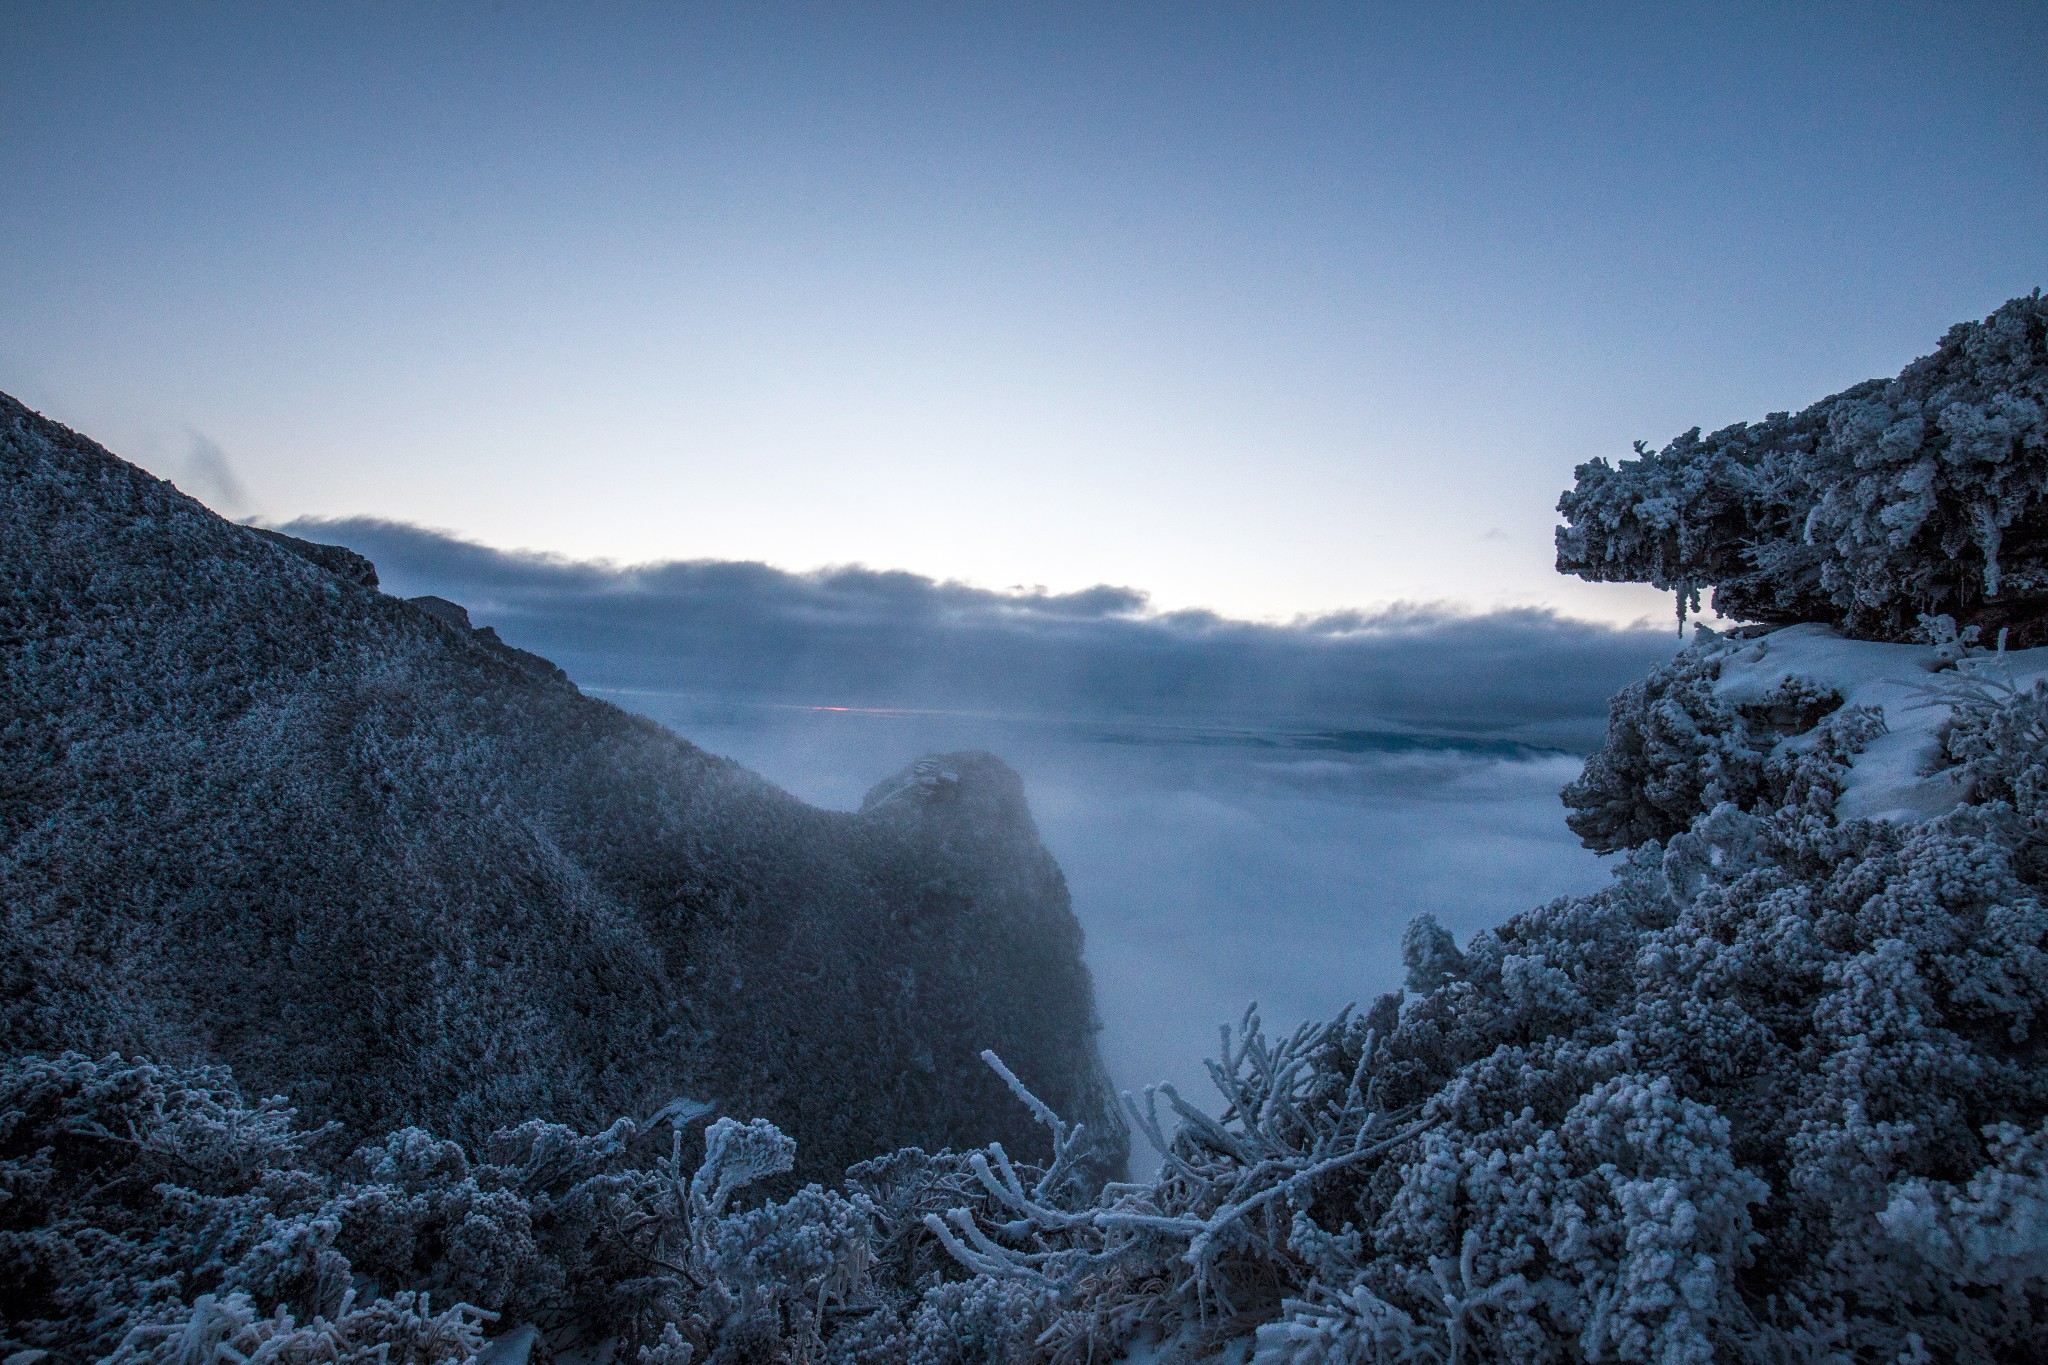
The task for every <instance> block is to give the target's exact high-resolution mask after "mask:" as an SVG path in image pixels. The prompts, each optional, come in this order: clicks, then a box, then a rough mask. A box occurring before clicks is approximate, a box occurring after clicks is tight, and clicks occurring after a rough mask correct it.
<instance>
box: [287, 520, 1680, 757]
mask: <svg viewBox="0 0 2048 1365" xmlns="http://www.w3.org/2000/svg"><path fill="white" fill-rule="evenodd" d="M282 529H284V530H286V531H288V532H290V533H291V534H293V535H298V536H303V537H305V538H307V539H312V540H319V541H325V542H329V543H339V544H343V545H347V546H349V547H350V548H351V549H354V550H357V551H359V552H360V553H362V554H365V555H367V556H369V557H370V558H371V559H372V560H374V561H375V562H376V564H377V567H378V572H379V573H380V574H381V575H382V577H383V580H384V584H385V587H386V589H387V590H388V591H391V592H395V593H398V594H400V595H404V596H414V595H418V594H422V593H433V594H435V595H438V596H442V597H447V598H451V599H453V600H455V601H458V602H461V603H462V604H463V605H465V606H466V607H468V608H469V609H470V612H471V615H472V617H473V618H474V619H475V620H476V621H477V622H478V623H479V624H489V625H493V626H496V627H497V629H498V630H499V632H500V634H502V635H503V636H504V637H505V638H506V639H507V640H508V641H510V642H511V643H513V644H516V645H519V646H521V647H522V648H526V649H531V650H534V651H536V652H538V653H541V654H544V655H546V656H548V657H549V658H551V659H553V660H555V661H556V662H557V663H559V664H561V665H562V666H563V667H564V668H566V669H567V670H568V671H569V673H570V675H571V676H573V677H574V678H576V679H577V680H578V681H579V682H582V683H585V684H588V685H594V686H600V687H614V688H648V689H662V690H669V691H676V692H681V693H686V694H692V695H698V696H703V697H716V698H725V699H748V700H756V701H768V702H779V703H789V704H797V705H820V706H855V707H901V708H919V707H929V708H942V709H956V710H973V711H985V712H996V713H1002V714H1011V715H1018V716H1038V717H1061V718H1100V719H1139V718H1142V719H1149V720H1173V721H1186V722H1190V723H1200V724H1211V725H1246V726H1253V727H1258V728H1271V727H1276V726H1277V727H1287V726H1293V727H1300V728H1304V729H1310V730H1319V731H1325V732H1343V731H1357V732H1364V734H1363V736H1361V738H1362V740H1363V742H1371V736H1373V735H1375V734H1386V733H1391V734H1395V735H1398V734H1400V733H1403V732H1414V733H1417V734H1436V735H1451V736H1469V737H1472V738H1473V739H1486V738H1495V739H1513V740H1518V741H1522V742H1526V743H1533V744H1549V745H1556V746H1560V747H1567V748H1575V749H1583V748H1586V747H1588V746H1590V745H1592V744H1593V743H1596V742H1597V740H1598V736H1599V733H1600V730H1601V727H1602V725H1603V724H1604V721H1605V717H1606V705H1607V699H1608V697H1609V696H1610V695H1611V694H1612V693H1613V692H1615V691H1616V690H1617V689H1618V688H1619V687H1620V686H1622V685H1623V684H1624V683H1626V682H1627V681H1629V680H1630V679H1632V678H1635V677H1638V676H1640V675H1641V674H1642V673H1643V672H1644V671H1646V670H1647V669H1648V668H1649V667H1650V665H1651V664H1652V663H1653V662H1655V661H1656V660H1658V659H1661V658H1664V657H1668V656H1669V654H1670V653H1671V651H1672V649H1673V647H1674V644H1675V641H1674V640H1673V637H1672V636H1670V635H1669V634H1666V633H1664V632H1661V631H1651V630H1640V629H1638V630H1616V629H1612V628H1609V627H1605V626H1599V625H1593V624H1588V623H1585V622H1579V621H1573V620H1570V619H1567V618H1563V617H1559V616H1557V615H1554V614H1551V613H1549V612H1543V611H1534V610H1527V611H1511V612H1497V613H1492V614H1487V615H1468V614H1460V613H1458V612H1455V611H1452V610H1447V609H1441V608H1432V607H1416V608H1407V607H1403V608H1394V609H1390V610H1387V611H1384V612H1380V613H1377V614H1362V613H1345V614H1341V615H1334V616H1325V617H1319V618H1314V619H1304V620H1300V621H1296V622H1292V623H1288V624H1284V625H1274V624H1262V623H1254V622H1246V621H1235V620H1229V619H1226V618H1223V617H1219V616H1216V615H1213V614H1210V613H1207V612H1170V613H1160V612H1155V611H1152V610H1150V609H1149V606H1148V603H1147V599H1146V597H1145V595H1144V594H1143V593H1140V592H1136V591H1134V590H1132V589H1129V588H1118V587H1108V586H1098V587H1093V588H1088V589H1085V590H1082V591H1080V592H1072V593H1051V592H1047V591H1044V590H1042V589H1037V590H1023V589H1020V590H1013V591H1006V592H998V591H990V590H987V589H983V588H976V587H970V586H967V585H964V584H959V583H948V582H938V581H934V580H932V579H929V578H924V577H920V576H918V575H916V574H910V573H902V572H886V571H877V570H872V569H866V568H857V567H856V568H838V569H829V570H822V571H818V572H814V573H801V574H799V573H790V572H786V571H784V570H780V569H775V568H771V567H769V566H767V565H765V564H758V563H745V562H733V561H698V562H676V563H664V564H652V565H641V566H631V567H619V566H613V565H607V564H601V563H590V562H578V561H569V560H563V559H558V558H552V557H546V556H540V555H532V554H521V553H512V552H506V551H500V550H494V549H490V548H487V547H485V546H481V545H477V544H474V543H470V542H466V541H462V540H459V539H456V538H453V537H451V536H447V535H443V534H440V533H437V532H433V531H429V530H424V529H421V528H419V527H415V526H410V525H405V524H402V523H397V522H390V521H381V520H374V519H367V518H364V519H351V520H344V521H312V520H302V521H297V522H293V523H291V524H289V525H287V526H285V527H283V528H282Z"/></svg>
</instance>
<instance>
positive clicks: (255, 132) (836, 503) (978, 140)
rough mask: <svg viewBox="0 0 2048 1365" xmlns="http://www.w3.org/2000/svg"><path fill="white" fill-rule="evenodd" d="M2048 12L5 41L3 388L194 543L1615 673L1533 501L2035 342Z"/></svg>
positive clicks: (294, 22)
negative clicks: (1686, 440)
mask: <svg viewBox="0 0 2048 1365" xmlns="http://www.w3.org/2000/svg"><path fill="white" fill-rule="evenodd" d="M2044 51H2048V6H2043V5H2041V4H2039V3H2016V4H2005V5H1964V4H1943V5H1930V6H1924V7H1916V6H1902V5H1884V6H1870V5H1867V4H1856V5H1846V4H1845V5H1818V4H1816V5H1799V6H1783V7H1762V8H1745V7H1741V6H1734V5H1714V6H1710V7H1708V6H1701V7H1696V8H1684V7H1676V6H1661V5H1643V4H1636V5H1627V6H1613V7H1605V8H1602V7H1571V6H1545V7H1541V8H1538V7H1533V6H1532V7H1516V6H1485V7H1479V8H1474V9H1471V10H1466V11H1462V12H1461V11H1458V10H1456V9H1454V8H1452V7H1449V6H1440V5H1403V6H1398V7H1396V6H1388V7H1378V6H1369V5H1346V6H1317V5H1241V6H1202V5H1188V4H1175V5H1118V6H1103V5H1075V6H1059V5H1033V6H1029V7H1010V6H1003V5H981V4H977V5H971V6H970V5H931V6H919V5H887V6H884V5H832V6H825V5H806V6H786V5H769V4H756V5H746V6H726V5H702V4H680V3H677V4H667V5H647V6H641V5H628V4H593V5H579V6H565V7H559V8H558V9H556V10H552V11H551V10H548V9H543V8H541V7H525V6H520V5H503V4H501V5H492V6H488V7H486V6H483V5H442V4H435V5H389V6H386V5H369V4H346V5H342V4H336V5H326V6H318V7H314V6H297V5H284V4H279V5H271V6H255V7H234V6H227V5H208V6H204V7H199V6H190V7H187V6H180V5H170V4H153V5H147V6H142V5H138V6H133V7H114V6H94V5H89V4H74V3H66V4H61V5H57V4H24V3H19V2H18V0H0V185H4V186H5V188H4V191H0V389H5V390H7V391H9V392H12V393H14V394H15V395H17V396H18V397H20V398H22V399H23V400H24V401H26V402H28V403H29V404H30V405H31V406H33V407H36V408H39V409H41V410H43V411H45V412H47V413H49V414H50V415H51V416H54V417H56V418H58V419H59V420H62V421H64V422H67V423H69V424H71V425H73V426H75V427H77V428H79V429H81V430H83V431H85V432H87V433H88V434H90V435H93V436H95V437H97V438H98V439H100V440H102V441H103V442H104V443H106V444H107V445H108V446H110V447H111V448H112V449H114V450H115V451H116V452H117V453H121V454H124V455H127V456H129V457H130V458H133V459H136V460H137V461H138V462H139V463H142V464H143V465H145V466H146V467H148V468H150V469H152V470H154V471H156V472H158V473H160V474H164V475H166V476H168V477H172V478H175V479H177V480H178V481H179V482H180V484H181V486H184V487H186V488H188V489H189V490H191V491H194V492H196V493H198V494H199V495H200V496H202V497H204V498H206V499H207V500H208V501H209V502H210V503H212V504H213V505H215V506H216V507H218V508H220V509H221V510H223V511H227V512H230V513H231V514H238V515H260V516H262V517H265V518H268V519H271V520H275V521H283V520H286V519H289V518H292V517H297V516H324V517H339V516H350V515H360V514H367V515H374V516H379V517H385V518H394V519H398V520H403V521H410V522H415V523H419V524H423V525H428V526H434V527H440V528H447V529H449V530H453V531H455V532H458V533H460V534H463V535H465V536H469V537H472V538H474V539H477V540H480V541H483V542H485V543H488V544H492V545H497V546H502V547H526V548H531V549H539V550H546V551H555V552H560V553H563V554H567V555H573V556H579V557H605V558H610V559H614V560H620V561H641V560H652V559H675V558H682V559H695V558H719V559H759V560H764V561H767V562H769V563H773V564H776V565H781V566H785V567H790V568H808V567H812V566H817V565H823V564H838V563H851V562H860V563H866V564H870V565H874V566H877V567H883V568H902V569H910V570H914V571H917V572H919V573H923V574H929V575H934V576H938V577H941V578H949V577H951V578H960V579H964V580H967V581H971V582H974V583H978V584H983V585H987V586H992V587H1004V586H1008V585H1012V584H1043V585H1047V586H1048V587H1050V588H1052V589H1055V590H1061V591H1065V590H1072V589H1076V588H1080V587H1085V586H1087V585H1089V584H1092V583H1097V582H1109V583H1117V584H1128V585H1132V586H1135V587H1138V588H1141V589H1144V590H1147V591H1149V592H1150V593H1151V594H1152V595H1153V599H1154V601H1155V602H1157V603H1158V604H1160V605H1162V606H1166V607H1181V606H1197V605H1199V606H1205V607H1211V608H1216V609H1219V610H1222V611H1225V612H1229V613H1233V614H1237V615H1244V616H1255V617H1269V618H1270V617H1286V616H1289V615H1291V614H1294V613H1298V612H1316V611H1327V610H1332V609H1338V608H1345V607H1371V606H1374V605H1377V604H1382V603H1386V602H1390V601H1394V600H1410V601H1415V600H1421V601H1449V602H1457V603H1465V604H1469V605H1472V606H1475V607H1489V606H1498V605H1514V604H1550V605H1555V606H1559V607H1561V608H1563V609H1565V610H1567V611H1571V612H1575V613H1579V614H1584V615H1592V616H1600V617H1606V618H1609V619H1620V618H1628V617H1632V616H1634V615H1636V614H1638V613H1640V612H1643V611H1645V610H1648V611H1652V612H1655V613H1658V614H1659V615H1661V614H1662V613H1663V612H1664V610H1665V608H1664V607H1663V606H1662V605H1661V604H1659V603H1657V601H1656V600H1655V598H1654V597H1653V596H1652V595H1650V594H1649V593H1648V591H1647V590H1635V589H1629V588H1595V587H1592V586H1589V585H1582V584H1576V583H1571V582H1567V581H1564V580H1560V579H1558V578H1556V577H1555V576H1554V575H1553V574H1552V573H1551V571H1550V568H1549V564H1550V547H1549V531H1550V527H1551V526H1552V525H1553V523H1554V520H1555V517H1554V514H1553V512H1552V510H1551V508H1552V506H1553V504H1554V502H1555V499H1556V497H1557V494H1558V492H1559V491H1560V490H1561V489H1562V488H1563V487H1564V486H1565V485H1566V484H1567V483H1568V482H1569V480H1570V474H1571V468H1572V465H1573V464H1574V463H1575V462H1577V461H1579V460H1582V459H1586V458H1589V457H1591V456H1593V455H1601V454H1604V455H1609V456H1620V455H1623V454H1626V453H1627V449H1628V443H1629V442H1630V441H1631V440H1632V439H1634V438H1638V437H1641V438H1646V439H1649V440H1652V441H1654V442H1658V443H1661V442H1663V441H1664V440H1666V439H1668V438H1669V437H1671V436H1672V435H1674V434H1676V433H1677V432H1678V431H1680V430H1682V429H1684V428H1685V427H1688V426H1691V425H1694V424H1702V425H1705V426H1708V427H1710V428H1711V427H1714V426H1718V425H1722V424H1725V423H1727V422H1730V421H1735V420H1739V419H1743V418H1751V417H1759V416H1761V415H1763V414H1764V413H1765V412H1767V411H1770V410H1773V409H1782V408H1793V407H1798V406H1802V405H1803V404H1805V403H1807V402H1810V401H1812V400H1814V399H1816V398H1819V397H1821V396H1823V395H1825V394H1827V393H1829V392H1832V391H1834V390H1836V389H1839V388H1841V387H1843V386H1845V385H1847V384H1849V383H1851V382H1853V381H1855V380H1858V379H1862V378H1865V377H1868V376H1871V375H1877V374H1888V373H1891V372H1894V371H1896V370H1897V369H1898V368H1899V367H1900V366H1901V365H1902V364H1903V363H1904V362H1906V361H1907V360H1910V359H1911V358H1913V357H1914V356H1916V355H1920V354H1923V353H1925V352H1926V351H1928V350H1930V349H1932V347H1933V345H1934V342H1935V341H1936V339H1937V338H1938V337H1939V336H1940V334H1941V332H1942V331H1943V330H1944V329H1945V328H1946V327H1947V326H1948V325H1949V324H1950V323H1952V322H1955V321H1958V320H1960V319H1963V318H1967V317H1978V316H1982V315H1983V314H1985V313H1987V312H1988V311H1990V310H1991V309H1992V308H1993V307H1995V306H1996V305H1997V304H1998V303H2000V302H2001V301H2003V300H2004V299H2006V298H2008V297H2010V296H2012V295H2015V294H2019V293H2024V292H2027V291H2029V290H2031V289H2033V288H2035V287H2036V286H2038V285H2042V284H2048V154H2044V148H2048V64H2044V63H2043V61H2042V60H2041V54H2042V53H2043V52H2044Z"/></svg>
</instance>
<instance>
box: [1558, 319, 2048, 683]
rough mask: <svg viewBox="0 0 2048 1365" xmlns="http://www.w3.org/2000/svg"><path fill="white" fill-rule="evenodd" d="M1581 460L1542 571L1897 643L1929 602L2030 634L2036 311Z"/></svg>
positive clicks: (2040, 530) (2038, 492)
mask: <svg viewBox="0 0 2048 1365" xmlns="http://www.w3.org/2000/svg"><path fill="white" fill-rule="evenodd" d="M1636 456H1637V457H1636V458H1635V459H1633V460H1624V461H1623V462H1622V463H1621V464H1620V465H1619V466H1614V465H1610V464H1609V463H1608V462H1607V461H1605V460H1594V461H1592V462H1590V463H1588V464H1584V465H1581V466H1579V468H1578V471H1577V486H1576V487H1575V488H1574V489H1573V490H1572V491H1571V492H1569V493H1567V494H1565V496H1564V498H1563V499H1562V500H1561V501H1560V502H1559V503H1558V510H1559V511H1560V512H1561V513H1563V514H1564V518H1565V521H1566V525H1565V526H1563V527H1561V528H1560V529H1559V530H1558V533H1557V567H1558V568H1559V570H1560V571H1562V572H1566V573H1574V574H1577V575H1579V576H1580V577H1582V578H1589V579H1594V580H1596V581H1601V582H1647V583H1652V584H1655V585H1656V586H1657V587H1660V588H1665V589H1668V590H1672V591H1674V592H1676V593H1677V595H1678V599H1679V616H1680V621H1681V624H1682V623H1683V618H1684V615H1685V613H1686V611H1687V609H1688V608H1697V606H1698V603H1699V594H1700V591H1701V589H1703V588H1708V587H1712V588H1713V589H1714V598H1713V601H1714V608H1715V610H1717V611H1719V612H1720V613H1722V614H1723V615H1724V616H1728V617H1732V618H1737V619H1744V620H1752V621H1763V622H1772V623H1781V624H1782V623H1789V622H1794V621H1821V622H1828V623H1832V624H1836V625H1839V626H1841V627H1842V628H1843V629H1845V630H1847V631H1848V632H1850V633H1851V634H1856V635H1862V636H1866V637H1869V638H1875V639H1893V640H1896V639H1904V638H1906V636H1907V635H1908V634H1909V633H1910V632H1911V630H1912V629H1913V626H1914V623H1915V622H1916V620H1917V619H1918V618H1919V616H1920V615H1922V614H1924V613H1947V614H1950V615H1952V616H1953V617H1954V618H1955V619H1956V620H1957V621H1959V622H1962V623H1965V624H1973V623H1974V624H1978V625H1981V626H1983V627H1984V628H1985V630H1986V633H1987V635H1988V634H1989V633H1991V632H1993V631H1995V630H1997V629H1998V628H2000V627H2002V626H2011V627H2012V628H2013V629H2014V631H2015V632H2016V633H2015V635H2014V636H2013V643H2014V644H2016V645H2017V644H2029V645H2031V644H2038V643H2043V642H2044V641H2048V634H2044V633H2043V618H2044V608H2048V303H2044V302H2043V301H2042V299H2041V296H2040V293H2039V291H2036V292H2035V293H2034V294H2032V295H2028V296H2025V297H2022V298H2017V299H2014V300H2012V301H2011V302H2009V303H2007V304H2006V305H2005V306H2003V307H2002V308H2000V309H1998V311H1996V312H1995V313H1993V314H1991V316H1990V317H1988V318H1985V319H1984V320H1983V321H1982V322H1965V323H1959V324H1957V325H1956V326H1955V327H1954V328H1952V329H1950V331H1949V333H1948V335H1947V336H1945V337H1943V338H1942V341H1941V344H1940V346H1939V347H1938V348H1937V349H1936V350H1935V352H1934V353H1933V354H1932V355H1929V356H1925V357H1923V358H1922V359H1919V360H1916V361H1914V362H1913V363H1912V364H1911V365H1908V366H1907V367H1906V368H1905V369H1904V370H1903V371H1902V372H1900V374H1899V375H1898V377H1897V378H1895V379H1891V380H1870V381H1868V382H1866V383H1862V384H1858V385H1856V386H1855V387H1854V388H1851V389H1848V390H1845V391H1844V392H1842V393H1839V394H1836V395H1834V396H1833V397H1831V398H1826V399H1823V400H1822V401H1820V402H1819V403H1816V404H1814V405H1813V406H1812V407H1809V408H1807V409H1806V410H1804V411H1803V412H1799V413H1797V414H1786V413H1773V414H1772V415H1770V416H1769V417H1767V418H1765V419H1764V420H1763V421H1762V422H1758V423H1754V424H1751V423H1738V424H1737V425H1735V426H1732V427H1728V428H1726V429H1725V430H1722V431H1717V432H1715V433H1714V434H1713V435H1711V436H1705V437H1703V436H1701V435H1700V433H1699V431H1698V429H1697V428H1695V429H1694V430H1692V431H1689V432H1687V433H1685V434H1684V435H1682V436H1680V437H1679V438H1678V439H1677V440H1675V441H1673V442H1671V443H1670V444H1669V445H1667V446H1665V447H1664V448H1663V449H1662V450H1658V451H1651V450H1649V449H1647V448H1646V447H1645V446H1643V444H1642V443H1640V442H1638V443H1637V446H1636Z"/></svg>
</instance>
